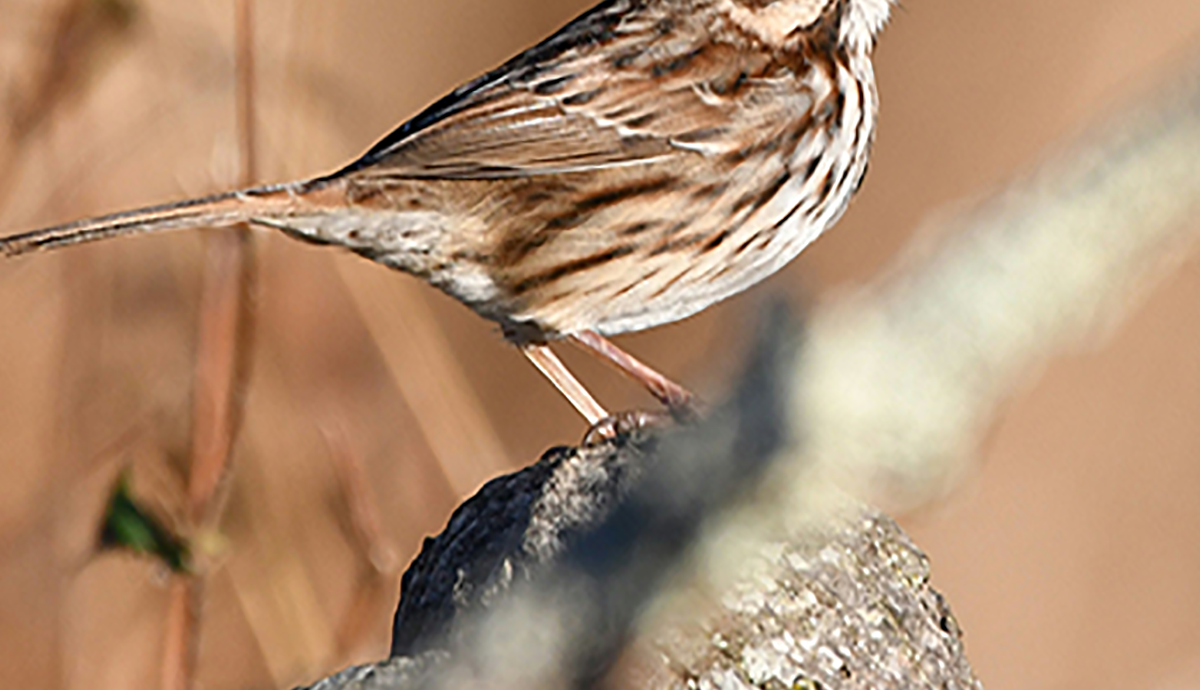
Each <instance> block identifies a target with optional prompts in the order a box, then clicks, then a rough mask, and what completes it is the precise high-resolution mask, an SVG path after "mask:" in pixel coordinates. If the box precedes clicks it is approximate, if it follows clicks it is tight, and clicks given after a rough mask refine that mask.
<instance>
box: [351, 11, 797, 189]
mask: <svg viewBox="0 0 1200 690" xmlns="http://www.w3.org/2000/svg"><path fill="white" fill-rule="evenodd" d="M624 4H625V3H623V2H619V1H618V2H609V3H604V4H602V5H600V6H598V7H597V8H595V9H593V10H592V11H591V12H589V13H587V14H585V15H583V16H582V17H580V18H578V19H577V20H575V21H574V22H572V23H571V24H568V25H567V26H566V27H564V28H563V29H562V30H561V31H559V32H558V33H557V34H555V35H554V36H552V37H551V38H549V39H547V40H546V41H544V42H543V43H541V44H539V45H537V46H535V47H533V48H531V49H529V50H528V51H526V52H525V53H523V54H521V55H519V56H517V57H516V58H514V59H513V60H511V61H510V62H509V63H507V64H505V65H503V66H501V67H500V68H498V69H496V70H494V71H493V72H490V73H488V74H486V75H484V76H483V77H480V78H479V79H476V80H475V81H473V82H471V83H469V84H467V85H465V86H463V87H461V88H459V89H457V90H456V91H454V92H452V93H450V94H449V95H447V96H446V97H445V98H443V99H441V100H440V101H438V102H437V103H435V104H433V105H432V106H430V107H429V108H428V109H427V110H426V111H424V112H423V113H421V114H420V115H418V116H417V117H415V118H413V119H412V120H410V121H409V122H407V123H405V124H404V125H402V126H400V127H399V128H398V129H397V130H395V131H394V132H392V133H391V134H390V135H389V136H388V137H386V138H385V139H383V140H382V141H380V142H379V143H378V144H376V145H375V147H373V148H372V149H371V150H370V151H368V152H367V153H366V154H365V155H364V156H363V157H362V158H361V159H359V161H357V162H355V163H354V164H352V165H351V166H349V167H348V168H347V169H346V170H345V171H342V172H343V173H351V174H354V175H355V176H358V177H360V178H371V179H375V180H377V181H382V179H380V178H383V179H388V178H390V179H404V178H436V179H496V178H513V177H523V176H532V175H540V174H556V173H567V172H580V171H588V170H596V169H600V168H607V167H614V166H628V165H638V164H644V163H648V162H654V161H661V160H663V159H665V158H670V157H673V156H688V155H696V153H698V152H699V153H712V152H717V151H720V150H727V149H730V148H732V147H735V146H736V145H737V142H735V141H734V140H733V137H734V134H735V132H737V131H740V133H741V137H740V138H741V139H742V140H743V141H744V139H745V135H746V134H747V132H746V131H745V127H744V126H743V127H740V128H738V127H735V126H733V125H737V124H743V125H744V124H745V123H744V122H743V123H736V122H735V120H736V119H738V118H741V119H743V120H746V119H747V118H748V117H749V118H752V119H753V120H754V123H757V124H759V125H764V126H772V127H778V126H780V118H781V117H784V116H786V115H788V113H785V112H783V111H784V110H785V109H789V108H790V109H792V111H793V112H792V113H791V118H794V117H795V116H796V113H795V110H796V109H797V108H799V109H800V110H804V109H807V108H808V107H810V106H811V103H812V101H811V98H805V99H802V100H803V102H802V103H796V102H795V101H796V99H795V98H794V97H795V96H796V95H798V94H799V93H800V92H799V91H798V90H797V89H796V87H795V84H794V83H793V84H790V85H789V86H788V88H787V89H786V92H787V93H789V94H791V95H792V96H793V98H791V99H790V100H789V99H786V98H783V99H781V98H777V97H776V98H750V99H747V98H745V90H746V89H751V90H753V89H756V88H757V89H760V90H761V89H762V88H771V86H772V84H775V83H776V82H777V81H778V80H779V75H778V74H775V72H778V71H779V70H778V68H779V65H777V64H776V65H773V64H771V60H770V59H769V57H767V56H764V55H763V54H762V53H761V52H752V51H745V50H737V49H736V48H734V47H732V46H722V45H717V44H714V43H713V42H712V41H711V38H710V36H709V34H708V32H707V31H705V30H703V28H701V27H696V26H689V25H687V24H686V23H684V22H677V21H672V22H666V21H651V19H652V18H650V17H647V16H646V14H645V13H637V12H633V13H629V12H626V9H627V8H624V7H623V5H624ZM768 72H771V74H768ZM787 76H788V77H790V78H794V75H790V74H789V75H787ZM779 90H781V91H784V89H779ZM735 91H742V93H740V94H735V93H733V92H735ZM756 104H757V109H756ZM789 119H790V118H789ZM339 174H341V173H339ZM364 181H365V180H364Z"/></svg>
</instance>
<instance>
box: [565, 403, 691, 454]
mask: <svg viewBox="0 0 1200 690" xmlns="http://www.w3.org/2000/svg"><path fill="white" fill-rule="evenodd" d="M678 421H679V420H678V418H677V417H676V415H675V414H673V413H671V412H669V411H665V410H664V411H661V412H658V411H653V412H652V411H650V410H626V411H624V412H616V413H613V414H610V415H609V416H607V417H605V418H604V419H601V420H600V421H598V422H596V423H595V424H593V425H592V426H591V428H590V429H588V430H587V433H586V434H584V436H583V442H582V444H581V445H582V446H583V447H584V448H591V447H595V446H598V445H601V444H604V443H608V442H610V441H612V440H614V439H617V438H628V437H630V436H632V435H634V434H636V433H637V432H639V431H642V430H643V429H651V430H654V429H664V428H666V427H669V426H672V425H674V424H675V423H677V422H678Z"/></svg>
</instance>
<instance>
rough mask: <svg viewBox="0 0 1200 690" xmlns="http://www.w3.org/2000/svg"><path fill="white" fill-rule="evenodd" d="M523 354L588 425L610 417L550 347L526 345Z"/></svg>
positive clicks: (522, 349)
mask: <svg viewBox="0 0 1200 690" xmlns="http://www.w3.org/2000/svg"><path fill="white" fill-rule="evenodd" d="M521 353H522V354H524V355H525V356H526V357H528V358H529V361H530V362H533V366H535V367H537V368H538V371H540V372H542V374H544V375H545V376H546V378H548V379H550V383H553V384H554V387H555V388H557V389H558V390H559V392H560V393H562V394H563V395H564V396H565V397H566V398H567V400H568V401H570V403H571V404H572V405H573V406H574V407H575V409H576V410H577V411H578V412H579V414H581V415H583V418H584V419H586V420H587V422H588V424H591V425H593V426H594V425H595V424H596V423H597V422H599V421H600V420H602V419H604V418H605V417H607V416H608V411H607V410H605V409H604V408H603V407H601V406H600V403H598V402H596V399H595V398H593V397H592V394H591V393H589V392H588V391H587V389H586V388H584V387H583V384H582V383H580V382H579V379H577V378H575V376H574V375H572V374H571V372H570V371H569V370H568V369H567V366H566V365H565V364H563V363H562V360H560V359H559V358H558V355H556V354H554V352H553V351H552V350H551V349H550V348H549V347H547V346H545V345H525V346H522V347H521Z"/></svg>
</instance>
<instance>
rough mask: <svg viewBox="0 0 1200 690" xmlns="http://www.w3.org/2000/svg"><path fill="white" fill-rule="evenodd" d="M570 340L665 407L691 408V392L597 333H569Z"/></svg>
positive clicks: (692, 399) (692, 396)
mask: <svg viewBox="0 0 1200 690" xmlns="http://www.w3.org/2000/svg"><path fill="white" fill-rule="evenodd" d="M571 340H573V341H575V343H576V344H578V345H580V346H581V347H582V348H583V349H585V350H587V351H588V352H591V353H592V354H595V355H599V356H600V357H601V358H602V359H604V360H607V361H608V362H609V363H610V364H612V365H613V366H615V367H616V368H617V369H619V370H621V372H623V373H624V374H625V375H626V376H628V377H629V378H631V379H633V380H634V381H637V382H638V383H640V384H642V385H643V386H645V387H646V389H647V390H649V391H650V394H651V395H653V396H654V397H656V398H658V399H659V400H660V401H662V403H663V404H664V405H666V406H667V407H668V408H670V409H672V410H686V409H690V408H691V407H692V403H693V402H694V401H695V397H696V396H694V395H692V393H691V392H690V391H688V390H687V389H686V388H684V387H683V386H681V385H679V384H678V383H675V382H674V381H672V380H671V379H668V378H667V377H666V376H663V375H662V374H660V373H658V372H657V371H655V370H653V369H651V368H650V367H649V366H647V365H646V364H644V363H642V362H641V361H640V360H638V359H636V358H635V357H634V356H633V355H631V354H629V353H628V352H626V351H624V350H622V349H621V348H619V347H617V346H616V345H614V344H613V343H612V342H611V341H609V340H608V339H607V338H605V337H604V336H602V335H600V334H599V333H596V332H595V331H580V332H579V333H573V334H571Z"/></svg>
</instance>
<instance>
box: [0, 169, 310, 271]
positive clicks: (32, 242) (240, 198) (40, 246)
mask: <svg viewBox="0 0 1200 690" xmlns="http://www.w3.org/2000/svg"><path fill="white" fill-rule="evenodd" d="M292 192H293V189H292V186H291V185H276V186H271V187H256V188H253V189H246V190H240V191H236V192H224V193H221V194H214V195H212V196H206V197H200V198H196V199H187V200H185V201H176V202H173V203H169V204H160V205H157V206H147V207H145V208H140V209H135V210H132V211H122V212H120V213H112V214H109V215H105V216H98V217H96V218H87V219H84V220H77V221H74V222H71V223H64V224H62V225H55V226H53V227H49V228H42V229H40V230H33V231H30V232H24V233H20V234H17V235H10V236H8V237H0V254H3V255H4V256H18V255H20V254H28V253H30V252H35V251H40V250H45V249H54V248H56V247H65V246H69V245H73V244H82V243H85V242H93V241H95V240H102V239H107V238H109V237H120V236H122V235H137V234H145V233H151V232H160V231H164V230H184V229H189V228H206V227H228V226H230V225H236V224H238V223H245V222H249V221H251V220H252V218H254V217H258V216H262V215H268V216H269V215H273V214H272V213H271V208H270V207H271V206H272V204H270V203H269V202H270V200H271V199H290V198H291V196H292Z"/></svg>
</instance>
